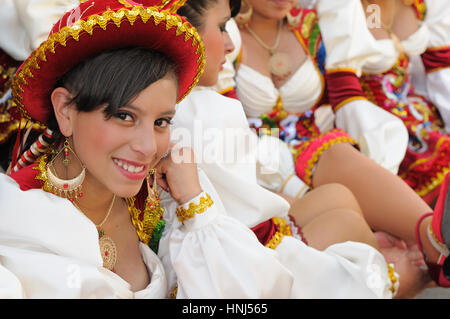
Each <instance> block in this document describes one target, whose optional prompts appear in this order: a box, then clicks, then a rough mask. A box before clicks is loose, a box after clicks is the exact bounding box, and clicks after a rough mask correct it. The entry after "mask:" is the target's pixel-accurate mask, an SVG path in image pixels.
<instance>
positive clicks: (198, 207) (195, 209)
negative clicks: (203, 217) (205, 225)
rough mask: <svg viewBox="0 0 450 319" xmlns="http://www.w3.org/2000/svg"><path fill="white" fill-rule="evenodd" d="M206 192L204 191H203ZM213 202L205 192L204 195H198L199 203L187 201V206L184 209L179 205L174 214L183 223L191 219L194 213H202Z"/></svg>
mask: <svg viewBox="0 0 450 319" xmlns="http://www.w3.org/2000/svg"><path fill="white" fill-rule="evenodd" d="M205 194H206V193H205ZM212 204H214V202H213V201H212V199H211V197H210V196H209V194H206V198H205V197H203V196H202V197H200V203H199V204H195V203H193V202H190V203H189V207H188V208H187V209H185V208H184V207H182V206H180V207H178V208H177V210H176V214H177V216H178V220H179V221H180V222H181V223H184V222H185V221H186V220H188V219H191V218H193V217H194V216H195V214H202V213H204V212H205V211H206V210H207V209H208V207H211V206H212Z"/></svg>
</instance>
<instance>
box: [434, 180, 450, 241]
mask: <svg viewBox="0 0 450 319" xmlns="http://www.w3.org/2000/svg"><path fill="white" fill-rule="evenodd" d="M449 184H450V174H447V175H445V178H444V181H443V182H442V186H441V189H440V192H439V198H438V201H437V202H436V206H435V208H434V214H433V221H432V224H431V226H432V228H433V232H434V234H435V235H436V237H437V238H438V239H439V241H440V242H441V243H443V242H444V238H443V237H442V231H441V225H442V219H443V217H444V213H445V211H444V209H445V205H446V204H447V205H450V203H446V202H445V201H446V197H447V193H448V187H449Z"/></svg>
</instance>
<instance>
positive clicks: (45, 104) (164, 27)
mask: <svg viewBox="0 0 450 319" xmlns="http://www.w3.org/2000/svg"><path fill="white" fill-rule="evenodd" d="M128 46H141V47H147V48H150V49H154V50H158V51H160V52H162V53H164V54H166V55H167V56H168V57H169V58H170V59H172V61H173V62H174V63H175V64H176V65H177V75H178V81H179V91H178V98H177V102H180V101H181V100H182V99H183V98H184V97H185V96H186V95H187V94H188V93H189V92H190V91H191V90H192V88H193V87H194V86H195V85H196V84H197V82H198V80H199V78H200V76H201V74H202V73H203V69H204V65H205V49H204V46H203V42H202V40H201V38H200V36H199V35H198V33H197V31H196V29H195V28H194V27H192V25H191V24H190V23H188V22H187V21H186V20H184V19H183V18H181V17H180V16H178V15H175V14H173V13H170V12H169V11H160V10H158V9H156V8H144V7H138V6H135V7H133V8H132V9H127V8H121V9H119V10H117V11H105V12H103V13H102V14H101V15H92V16H90V17H89V18H87V19H86V20H78V21H77V22H76V23H74V24H73V25H71V26H65V27H63V28H62V29H61V30H59V31H58V32H54V33H52V34H51V35H50V36H49V38H48V39H47V40H46V41H45V42H43V43H42V44H41V45H40V47H39V48H38V49H36V50H35V51H34V52H33V53H32V54H31V55H30V57H29V58H28V59H27V60H25V61H24V63H23V64H22V66H21V67H20V68H19V70H18V71H17V73H16V78H15V81H14V83H13V98H14V101H15V102H16V104H17V105H18V107H19V108H20V109H21V110H22V112H23V115H24V116H25V117H26V118H29V119H31V120H33V121H37V122H39V123H42V124H45V123H46V121H47V120H48V118H49V115H50V114H51V109H52V108H51V101H50V95H51V92H52V91H53V89H54V88H55V85H56V82H57V81H58V79H59V78H61V76H63V75H64V74H65V73H67V72H68V71H69V70H70V69H71V68H72V67H74V66H75V65H77V64H78V63H79V62H81V61H83V60H84V59H86V58H88V57H90V56H93V55H96V54H99V53H100V52H102V51H105V50H108V49H112V48H118V47H128ZM111 67H114V66H111Z"/></svg>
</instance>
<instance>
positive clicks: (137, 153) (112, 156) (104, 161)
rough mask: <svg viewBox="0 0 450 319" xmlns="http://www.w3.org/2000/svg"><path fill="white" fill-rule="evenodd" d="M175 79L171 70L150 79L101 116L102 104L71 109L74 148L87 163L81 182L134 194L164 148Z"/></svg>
mask: <svg viewBox="0 0 450 319" xmlns="http://www.w3.org/2000/svg"><path fill="white" fill-rule="evenodd" d="M177 90H178V84H177V81H176V79H175V76H174V75H166V76H165V77H164V78H162V79H160V80H158V81H157V82H154V83H152V84H151V85H150V86H148V87H147V88H146V89H144V90H143V91H141V92H140V93H139V94H138V95H137V97H136V98H135V99H134V100H131V101H130V102H129V103H128V105H125V106H123V107H121V108H119V109H118V110H117V111H116V113H115V114H114V115H113V116H112V117H111V118H109V119H105V114H104V112H103V108H99V109H96V110H94V111H92V112H78V111H77V110H76V109H75V107H72V108H71V109H70V113H71V118H70V123H71V124H70V125H71V129H72V139H73V146H74V151H75V152H76V153H77V155H78V157H79V158H80V160H81V162H82V163H83V164H84V165H85V166H86V170H87V175H86V180H85V182H86V181H89V183H91V184H95V183H98V185H97V186H98V187H101V186H104V187H106V188H107V189H109V190H110V191H112V192H113V193H114V194H116V195H118V196H120V197H130V196H134V195H136V194H137V193H138V191H139V189H140V187H141V186H142V182H143V180H144V178H145V177H146V175H147V173H148V171H149V169H151V168H153V167H154V166H156V164H157V163H158V162H159V160H160V159H161V158H162V156H163V155H164V154H165V153H166V152H167V150H168V149H169V139H170V125H169V124H170V121H171V119H172V117H173V116H174V113H175V103H176V98H177Z"/></svg>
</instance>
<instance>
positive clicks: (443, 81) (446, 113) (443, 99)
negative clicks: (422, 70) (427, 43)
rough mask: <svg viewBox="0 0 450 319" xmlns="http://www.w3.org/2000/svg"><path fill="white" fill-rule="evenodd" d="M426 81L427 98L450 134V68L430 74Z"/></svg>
mask: <svg viewBox="0 0 450 319" xmlns="http://www.w3.org/2000/svg"><path fill="white" fill-rule="evenodd" d="M449 32H450V31H449ZM426 79H427V80H426V88H427V97H428V98H429V99H430V100H431V101H432V102H433V103H434V105H436V107H437V108H438V109H439V113H440V114H441V117H442V120H443V121H444V124H445V129H446V131H447V133H450V68H445V69H440V70H438V71H435V72H430V73H428V74H427V77H426Z"/></svg>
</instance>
